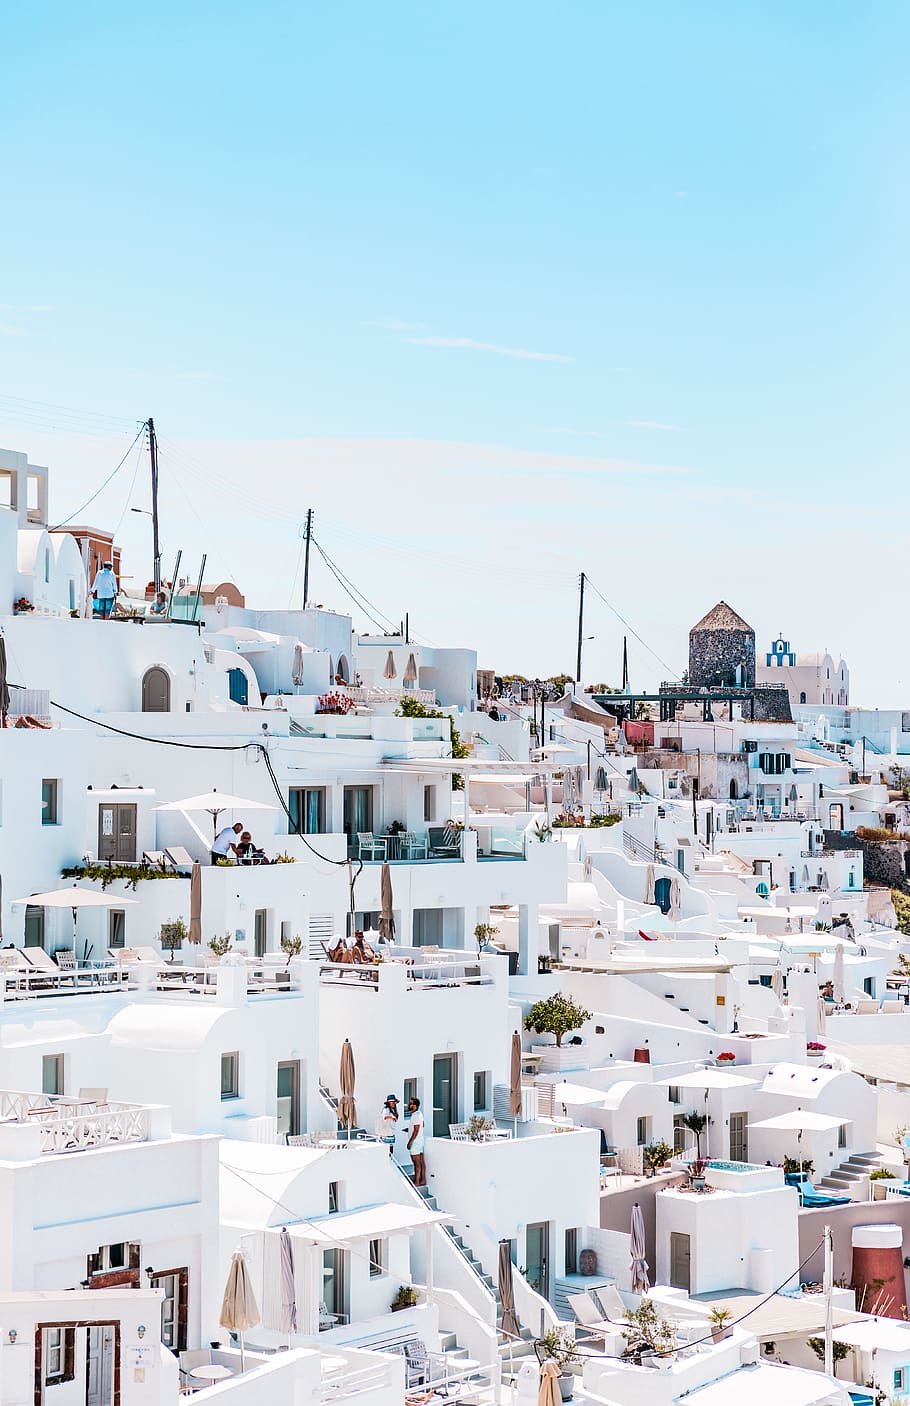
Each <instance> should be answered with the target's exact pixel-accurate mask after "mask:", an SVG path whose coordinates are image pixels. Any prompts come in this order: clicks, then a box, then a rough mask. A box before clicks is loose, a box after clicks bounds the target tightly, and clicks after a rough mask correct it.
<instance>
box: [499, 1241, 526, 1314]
mask: <svg viewBox="0 0 910 1406" xmlns="http://www.w3.org/2000/svg"><path fill="white" fill-rule="evenodd" d="M511 1250H512V1246H511V1243H510V1241H508V1240H500V1242H499V1266H498V1280H499V1283H498V1285H497V1287H498V1289H499V1301H500V1303H501V1304H502V1322H501V1324H500V1331H501V1332H502V1334H503V1335H504V1336H508V1337H510V1338H520V1337H521V1324H520V1323H519V1321H518V1315H517V1313H516V1312H515V1285H514V1283H513V1282H512V1253H511Z"/></svg>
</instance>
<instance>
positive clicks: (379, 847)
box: [357, 830, 386, 859]
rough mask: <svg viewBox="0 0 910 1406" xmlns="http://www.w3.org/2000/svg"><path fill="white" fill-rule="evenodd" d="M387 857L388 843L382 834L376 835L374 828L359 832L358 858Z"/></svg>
mask: <svg viewBox="0 0 910 1406" xmlns="http://www.w3.org/2000/svg"><path fill="white" fill-rule="evenodd" d="M377 857H378V858H379V859H385V857H386V843H385V839H384V838H383V836H382V835H374V834H373V832H372V830H364V831H363V832H362V833H361V832H360V831H358V832H357V858H358V859H376V858H377Z"/></svg>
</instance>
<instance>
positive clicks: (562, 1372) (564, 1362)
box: [537, 1328, 580, 1401]
mask: <svg viewBox="0 0 910 1406" xmlns="http://www.w3.org/2000/svg"><path fill="white" fill-rule="evenodd" d="M537 1349H538V1351H537V1355H538V1358H542V1359H543V1361H547V1360H549V1361H550V1362H553V1363H555V1365H556V1370H557V1371H558V1372H559V1394H560V1396H561V1397H562V1399H563V1401H571V1400H572V1393H573V1391H574V1390H575V1375H574V1368H576V1367H578V1366H580V1362H579V1358H578V1354H577V1352H576V1351H575V1338H574V1336H573V1334H572V1330H571V1329H570V1328H548V1329H547V1331H546V1332H545V1333H544V1335H543V1337H542V1338H538V1340H537Z"/></svg>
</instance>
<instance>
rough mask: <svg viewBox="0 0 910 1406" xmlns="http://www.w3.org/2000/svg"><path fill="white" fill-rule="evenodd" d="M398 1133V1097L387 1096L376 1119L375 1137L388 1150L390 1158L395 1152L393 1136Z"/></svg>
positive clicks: (395, 1095)
mask: <svg viewBox="0 0 910 1406" xmlns="http://www.w3.org/2000/svg"><path fill="white" fill-rule="evenodd" d="M397 1132H398V1095H397V1094H387V1095H386V1101H385V1103H384V1104H383V1105H382V1111H381V1112H380V1114H379V1117H378V1118H377V1119H376V1136H377V1138H378V1139H379V1141H380V1142H384V1143H385V1144H386V1146H387V1147H388V1149H389V1156H390V1157H391V1156H392V1154H393V1152H394V1150H395V1134H396V1133H397Z"/></svg>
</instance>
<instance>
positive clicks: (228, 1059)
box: [221, 1050, 240, 1102]
mask: <svg viewBox="0 0 910 1406" xmlns="http://www.w3.org/2000/svg"><path fill="white" fill-rule="evenodd" d="M239 1097H240V1055H239V1054H238V1053H237V1051H236V1050H233V1051H232V1052H231V1053H230V1054H223V1055H222V1056H221V1099H222V1102H223V1101H224V1100H225V1099H229V1098H239Z"/></svg>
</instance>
